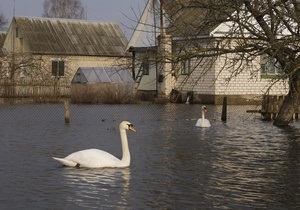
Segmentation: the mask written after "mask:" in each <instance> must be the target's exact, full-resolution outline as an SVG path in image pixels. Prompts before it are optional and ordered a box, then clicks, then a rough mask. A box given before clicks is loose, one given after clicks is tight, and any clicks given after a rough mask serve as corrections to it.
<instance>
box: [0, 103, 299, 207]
mask: <svg viewBox="0 0 300 210" xmlns="http://www.w3.org/2000/svg"><path fill="white" fill-rule="evenodd" d="M207 107H208V113H207V118H208V119H209V120H210V122H211V124H212V127H211V128H196V127H195V126H194V124H195V122H196V119H197V118H198V117H200V112H199V110H200V105H186V104H181V105H174V104H171V105H110V106H107V105H105V106H104V105H93V106H88V105H81V106H77V105H72V106H71V123H70V124H69V125H65V124H64V107H63V106H62V105H18V106H0V117H1V120H0V124H1V127H0V129H1V132H0V140H1V147H0V160H1V167H0V176H1V179H0V209H300V188H299V186H300V131H299V127H300V126H299V125H300V124H299V122H298V121H294V122H292V123H291V125H290V126H288V127H285V128H279V127H274V126H273V125H272V122H266V121H261V120H259V119H257V118H256V116H254V115H251V114H248V113H246V110H247V109H248V108H249V107H243V106H229V107H228V120H227V122H226V123H223V122H221V121H220V118H221V107H219V106H207ZM250 109H251V108H250ZM124 119H126V120H129V121H130V122H131V123H133V124H134V126H135V128H136V130H137V131H138V133H128V138H129V146H130V151H131V166H130V167H129V168H125V169H108V168H106V169H82V168H80V169H74V168H67V167H63V166H61V165H60V164H59V163H58V162H56V161H54V160H53V159H52V158H51V157H52V156H57V157H64V156H66V155H67V154H69V153H71V152H74V151H77V150H81V149H87V148H99V149H103V150H106V151H108V152H110V153H112V154H114V155H115V156H117V157H119V158H120V157H121V146H120V139H119V131H118V124H119V123H120V122H121V121H122V120H124Z"/></svg>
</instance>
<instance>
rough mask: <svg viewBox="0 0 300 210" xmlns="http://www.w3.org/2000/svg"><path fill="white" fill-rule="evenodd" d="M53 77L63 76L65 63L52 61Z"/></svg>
mask: <svg viewBox="0 0 300 210" xmlns="http://www.w3.org/2000/svg"><path fill="white" fill-rule="evenodd" d="M51 76H54V77H63V76H65V61H64V60H52V74H51Z"/></svg>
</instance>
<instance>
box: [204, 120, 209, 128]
mask: <svg viewBox="0 0 300 210" xmlns="http://www.w3.org/2000/svg"><path fill="white" fill-rule="evenodd" d="M204 126H205V127H210V126H211V124H210V122H209V120H208V119H205V120H204Z"/></svg>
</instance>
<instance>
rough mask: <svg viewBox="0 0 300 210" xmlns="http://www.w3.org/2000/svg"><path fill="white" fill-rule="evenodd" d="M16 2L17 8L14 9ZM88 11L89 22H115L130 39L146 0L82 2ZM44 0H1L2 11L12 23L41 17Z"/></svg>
mask: <svg viewBox="0 0 300 210" xmlns="http://www.w3.org/2000/svg"><path fill="white" fill-rule="evenodd" d="M14 2H15V7H14ZM81 2H82V4H83V5H84V7H85V8H86V11H87V20H97V21H115V22H117V23H118V24H119V26H120V27H121V29H122V30H123V32H124V34H125V36H126V37H127V38H128V39H129V38H130V36H131V34H132V32H133V28H135V26H136V20H137V19H136V15H138V16H139V15H140V14H141V12H142V11H143V9H144V6H145V4H146V0H81ZM43 3H44V0H0V9H1V11H3V13H4V15H5V17H6V18H7V19H8V22H9V23H10V21H11V19H12V17H13V14H14V8H15V16H29V17H41V16H42V14H43Z"/></svg>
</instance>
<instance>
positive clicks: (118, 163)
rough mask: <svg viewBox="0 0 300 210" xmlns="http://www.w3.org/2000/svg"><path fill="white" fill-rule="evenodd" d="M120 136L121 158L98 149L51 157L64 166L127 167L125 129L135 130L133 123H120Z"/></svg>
mask: <svg viewBox="0 0 300 210" xmlns="http://www.w3.org/2000/svg"><path fill="white" fill-rule="evenodd" d="M119 129H120V136H121V143H122V152H123V157H122V159H121V160H120V159H118V158H116V157H115V156H113V155H111V154H110V153H108V152H105V151H102V150H99V149H86V150H80V151H78V152H74V153H72V154H70V155H68V156H67V157H65V158H56V157H53V159H55V160H57V161H59V162H61V163H62V164H63V165H65V166H70V167H85V168H104V167H128V166H129V165H130V152H129V147H128V141H127V134H126V130H130V131H133V132H136V130H135V129H134V127H133V125H132V124H131V123H130V122H128V121H123V122H122V123H120V126H119Z"/></svg>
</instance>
